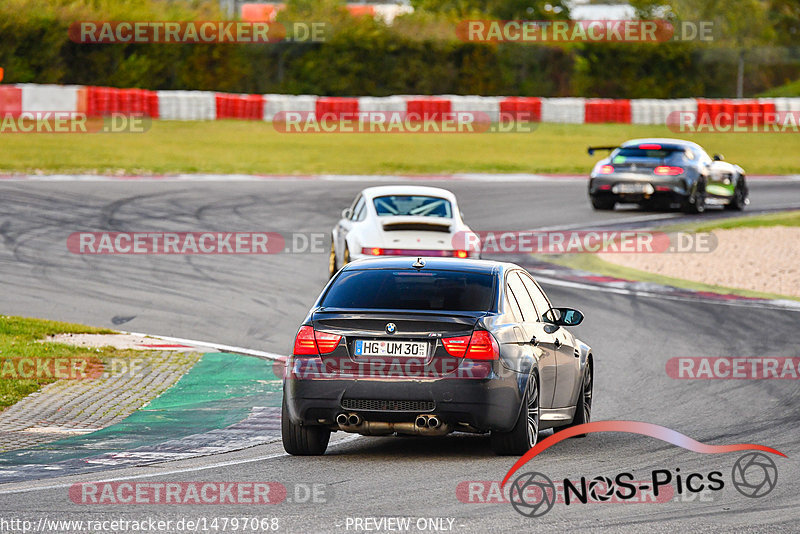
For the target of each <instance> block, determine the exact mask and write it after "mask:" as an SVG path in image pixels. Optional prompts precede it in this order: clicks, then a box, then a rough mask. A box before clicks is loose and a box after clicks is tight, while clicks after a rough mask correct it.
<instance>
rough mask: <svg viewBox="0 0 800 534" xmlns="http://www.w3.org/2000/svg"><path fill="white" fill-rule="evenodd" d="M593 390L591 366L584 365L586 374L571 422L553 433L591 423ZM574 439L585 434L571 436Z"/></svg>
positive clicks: (583, 436)
mask: <svg viewBox="0 0 800 534" xmlns="http://www.w3.org/2000/svg"><path fill="white" fill-rule="evenodd" d="M593 388H594V375H593V370H592V366H591V365H589V364H587V365H586V372H585V373H584V375H583V380H581V392H580V395H578V402H577V403H576V404H575V415H574V416H573V417H572V422H571V423H570V424H568V425H566V426H560V427H558V428H556V429H554V432H560V431H562V430H564V429H567V428H572V427H574V426H578V425H582V424H584V423H590V422H591V421H592V390H593ZM573 437H575V438H585V437H586V434H578V435H576V436H573Z"/></svg>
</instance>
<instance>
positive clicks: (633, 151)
mask: <svg viewBox="0 0 800 534" xmlns="http://www.w3.org/2000/svg"><path fill="white" fill-rule="evenodd" d="M673 152H681V150H675V149H672V148H662V149H642V148H639V147H635V146H632V147H624V148H618V149H617V150H616V151H615V152H614V153H613V154H612V158H617V157H620V156H621V157H623V158H646V159H647V158H649V159H664V158H666V157H667V156H669V155H670V154H672V153H673Z"/></svg>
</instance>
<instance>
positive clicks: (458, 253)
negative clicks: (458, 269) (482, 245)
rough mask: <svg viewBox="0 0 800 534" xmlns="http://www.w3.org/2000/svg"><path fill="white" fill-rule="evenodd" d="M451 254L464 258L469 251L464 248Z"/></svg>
mask: <svg viewBox="0 0 800 534" xmlns="http://www.w3.org/2000/svg"><path fill="white" fill-rule="evenodd" d="M453 256H455V257H456V258H466V257H468V256H469V252H467V251H466V250H456V251H455V252H453Z"/></svg>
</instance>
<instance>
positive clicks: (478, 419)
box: [284, 363, 527, 432]
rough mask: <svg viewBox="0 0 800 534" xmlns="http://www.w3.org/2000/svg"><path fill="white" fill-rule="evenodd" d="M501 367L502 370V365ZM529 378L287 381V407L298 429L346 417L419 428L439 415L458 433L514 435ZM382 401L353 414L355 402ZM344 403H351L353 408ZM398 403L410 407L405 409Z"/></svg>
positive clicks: (506, 375)
mask: <svg viewBox="0 0 800 534" xmlns="http://www.w3.org/2000/svg"><path fill="white" fill-rule="evenodd" d="M495 365H500V364H499V363H497V364H495ZM526 380H527V376H525V375H521V374H518V373H514V372H509V371H508V370H507V369H504V370H503V372H502V373H500V374H495V373H492V374H491V375H490V376H489V377H487V378H453V377H446V378H439V379H423V380H418V379H412V378H403V379H383V378H378V379H370V378H358V379H349V378H348V379H340V378H314V379H306V378H295V377H288V378H286V380H285V381H284V402H286V406H287V409H288V413H289V417H290V418H291V419H292V421H294V422H295V423H300V424H308V425H312V424H313V425H318V424H324V425H328V426H331V427H334V426H335V420H336V416H337V415H338V414H340V413H358V414H359V415H361V417H362V418H363V419H364V420H365V421H381V422H413V421H414V420H415V419H416V417H417V416H418V415H420V414H431V415H436V416H438V417H439V418H440V420H441V421H442V422H444V423H447V424H449V425H450V426H451V427H453V428H454V429H455V430H459V428H461V429H470V428H471V429H473V430H478V431H482V432H485V431H490V430H497V431H509V430H511V428H513V426H514V424H515V423H516V420H517V416H518V414H519V409H520V405H521V402H522V394H521V392H522V391H524V386H525V381H526ZM364 400H370V401H378V403H374V402H373V403H370V404H371V406H370V408H375V407H380V408H381V409H353V408H352V405H353V402H352V401H364ZM343 401H349V402H348V403H347V405H348V406H349V407H348V408H345V407H343ZM393 401H410V402H411V403H413V404H411V406H412V407H411V408H409V407H408V406H409V405H408V404H405V403H404V404H403V405H399V403H395V402H393Z"/></svg>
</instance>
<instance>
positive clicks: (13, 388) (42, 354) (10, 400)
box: [0, 315, 133, 409]
mask: <svg viewBox="0 0 800 534" xmlns="http://www.w3.org/2000/svg"><path fill="white" fill-rule="evenodd" d="M66 333H72V334H112V333H114V331H113V330H107V329H102V328H93V327H90V326H83V325H78V324H70V323H59V322H55V321H45V320H42V319H28V318H24V317H10V316H5V315H0V369H5V367H3V366H2V364H5V363H6V362H9V361H11V359H12V358H80V357H89V356H92V357H94V358H99V359H101V360H102V359H105V358H110V357H129V356H131V355H132V354H133V351H124V350H123V351H118V350H115V349H112V348H111V347H104V348H102V349H88V348H83V347H73V346H71V345H65V344H62V343H37V341H38V340H41V339H43V338H45V337H46V336H51V335H55V334H66ZM53 381H54V380H53V379H50V378H42V379H19V378H3V377H0V409H3V408H6V407H8V406H11V405H12V404H14V403H15V402H17V401H18V400H20V399H21V398H22V397H24V396H26V395H29V394H31V393H33V392H34V391H36V390H38V389H39V388H40V387H42V386H43V385H44V384H48V383H50V382H53Z"/></svg>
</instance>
